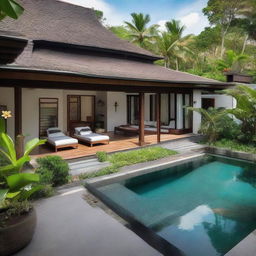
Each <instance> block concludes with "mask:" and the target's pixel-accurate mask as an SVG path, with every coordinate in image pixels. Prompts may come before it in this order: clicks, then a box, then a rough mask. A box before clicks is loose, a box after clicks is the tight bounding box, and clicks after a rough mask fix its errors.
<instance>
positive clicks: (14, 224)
mask: <svg viewBox="0 0 256 256" xmlns="http://www.w3.org/2000/svg"><path fill="white" fill-rule="evenodd" d="M2 116H3V117H4V118H7V117H10V116H11V115H10V112H9V111H3V115H2ZM44 143H45V141H44V140H39V139H37V138H36V139H33V140H31V141H29V142H27V143H26V145H25V150H24V151H25V152H24V153H23V154H22V156H20V157H17V152H16V150H15V144H14V142H13V140H12V139H11V138H10V136H9V135H8V134H7V133H5V122H4V119H3V118H0V154H1V156H2V157H4V158H5V159H6V160H7V161H8V164H6V165H4V166H1V167H0V255H1V256H7V255H11V254H13V253H15V252H17V251H19V250H20V249H22V248H23V247H25V246H26V245H27V244H28V243H29V242H30V241H31V239H32V237H33V234H34V230H35V226H36V212H35V210H34V208H33V206H32V204H31V203H30V202H29V198H30V196H31V195H32V194H33V193H34V192H36V191H37V190H39V189H41V188H42V186H41V185H40V186H39V185H37V183H38V182H39V176H38V174H35V173H29V172H24V171H23V167H24V164H25V163H27V162H29V161H30V157H29V154H30V152H31V151H32V150H33V149H34V148H35V147H37V146H39V145H41V144H44Z"/></svg>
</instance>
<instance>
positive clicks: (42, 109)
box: [0, 0, 234, 145]
mask: <svg viewBox="0 0 256 256" xmlns="http://www.w3.org/2000/svg"><path fill="white" fill-rule="evenodd" d="M20 2H21V4H22V5H23V6H24V8H25V12H24V14H23V15H22V16H21V17H20V18H19V20H18V21H15V20H11V19H9V18H6V19H5V20H4V21H2V22H1V23H0V45H1V50H0V51H1V55H0V63H1V65H0V105H1V109H8V110H11V111H12V113H13V114H14V117H15V118H13V119H10V120H8V121H7V122H8V123H7V130H8V133H9V134H11V136H13V137H14V136H15V135H18V134H24V135H26V136H27V138H28V139H30V138H34V137H41V138H43V137H45V136H46V130H47V129H48V128H50V127H56V126H58V127H59V128H60V129H61V130H62V131H64V132H66V133H67V134H69V135H72V134H73V133H74V128H75V127H79V126H90V127H91V128H92V129H95V128H97V127H100V128H102V129H104V130H103V131H105V132H113V131H114V130H115V129H116V131H118V130H119V131H120V127H121V131H122V130H126V131H127V127H128V130H129V129H130V130H129V131H135V133H137V134H138V135H139V145H143V144H144V143H145V139H144V136H145V134H147V132H152V134H157V142H160V140H161V137H160V134H161V133H168V134H186V133H192V132H193V133H197V131H198V129H199V127H200V115H199V114H196V113H194V114H192V113H188V112H187V110H186V108H185V107H184V106H193V107H201V106H202V101H203V102H204V105H205V104H206V105H207V104H210V105H211V104H212V101H211V100H209V99H208V100H207V97H208V96H207V95H213V94H214V92H215V91H216V90H221V89H223V88H226V87H228V86H232V85H234V83H230V82H229V83H228V82H227V83H225V82H219V81H215V80H212V79H207V78H204V77H200V76H195V75H191V74H188V73H184V72H179V71H174V70H170V69H167V68H164V67H161V66H158V65H155V64H154V61H156V60H159V59H161V57H160V56H156V55H153V54H152V53H150V52H148V51H146V50H144V49H142V48H139V47H137V46H135V45H133V44H131V43H129V42H127V41H124V40H121V39H118V38H117V37H116V36H115V35H114V34H112V32H110V31H108V30H107V29H106V28H105V27H103V26H102V24H101V23H100V22H99V21H98V19H97V18H96V16H95V14H94V11H93V10H92V9H87V8H83V7H79V6H74V5H70V4H68V3H63V2H60V1H53V0H38V1H33V0H21V1H20ZM67 17H72V18H70V19H67ZM222 97H226V98H225V100H218V101H215V107H221V106H223V107H227V104H228V105H229V106H232V104H233V100H232V99H231V98H229V97H227V96H222ZM208 98H209V97H208ZM202 99H203V100H202ZM205 99H206V100H205ZM124 125H125V126H124ZM122 127H126V128H124V129H122ZM129 127H131V128H129ZM134 127H137V129H134V130H133V128H134Z"/></svg>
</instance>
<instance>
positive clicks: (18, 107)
mask: <svg viewBox="0 0 256 256" xmlns="http://www.w3.org/2000/svg"><path fill="white" fill-rule="evenodd" d="M14 118H15V137H17V136H18V135H20V134H22V88H20V87H15V88H14Z"/></svg>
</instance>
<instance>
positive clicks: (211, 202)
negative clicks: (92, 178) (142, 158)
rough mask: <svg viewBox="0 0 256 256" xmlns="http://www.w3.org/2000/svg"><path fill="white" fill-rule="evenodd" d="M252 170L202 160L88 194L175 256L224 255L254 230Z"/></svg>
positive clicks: (247, 165)
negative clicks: (142, 228)
mask: <svg viewBox="0 0 256 256" xmlns="http://www.w3.org/2000/svg"><path fill="white" fill-rule="evenodd" d="M255 167H256V165H255V164H253V163H251V162H247V161H241V160H235V159H231V158H225V157H220V156H213V155H204V156H201V157H197V158H195V159H190V160H188V161H185V162H184V161H183V163H177V164H175V165H174V166H171V167H168V168H164V169H162V170H157V171H150V173H147V174H143V175H138V176H135V177H131V178H125V179H120V178H119V179H118V180H115V179H113V180H112V181H111V180H109V181H108V182H106V183H105V184H104V182H103V183H101V184H100V185H96V186H93V185H89V189H91V191H92V192H93V193H94V194H96V195H97V196H98V197H99V198H100V199H102V200H103V201H104V202H105V203H107V204H108V206H110V208H112V209H113V210H114V211H116V212H117V213H118V214H119V215H121V216H122V217H124V218H125V219H127V220H128V221H129V222H134V223H139V224H140V225H141V226H143V227H144V228H145V230H144V232H147V231H148V232H150V236H152V234H153V235H154V240H155V239H156V240H157V242H159V243H161V242H164V243H163V244H169V245H170V248H169V249H170V250H169V251H172V252H174V254H177V255H178V254H180V255H186V256H201V255H202V256H206V255H207V256H212V255H224V254H225V253H227V252H228V251H229V250H230V249H231V248H233V247H234V246H235V245H236V244H237V243H238V242H240V241H241V240H242V239H243V238H245V237H246V236H247V235H248V234H249V233H251V232H252V231H253V230H254V229H256V168H255ZM92 187H93V189H92ZM155 243H156V241H155ZM163 244H162V245H161V246H163ZM176 249H177V250H176ZM167 251H168V250H167Z"/></svg>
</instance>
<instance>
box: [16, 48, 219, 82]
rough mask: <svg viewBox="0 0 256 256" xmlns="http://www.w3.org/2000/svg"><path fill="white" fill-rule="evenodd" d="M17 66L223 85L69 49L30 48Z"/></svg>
mask: <svg viewBox="0 0 256 256" xmlns="http://www.w3.org/2000/svg"><path fill="white" fill-rule="evenodd" d="M29 47H30V46H29V45H28V48H29ZM70 63H72V65H70ZM15 66H18V67H27V68H30V69H40V70H52V71H62V72H65V71H69V72H75V73H79V74H83V75H86V76H92V77H102V78H116V79H127V80H129V79H131V80H133V79H135V80H144V81H158V82H168V83H179V84H184V85H185V84H198V85H200V84H201V85H204V84H207V85H209V84H212V85H221V84H223V83H221V82H218V81H215V80H213V79H208V78H204V77H200V76H196V75H191V74H189V73H185V72H180V71H176V70H171V69H167V68H164V67H162V66H158V65H154V64H152V63H150V62H143V61H137V60H132V59H122V58H113V57H110V56H95V55H92V54H87V53H84V54H82V53H81V52H79V53H78V52H77V53H74V52H68V51H66V52H65V53H64V52H61V51H55V50H50V49H40V50H36V51H34V52H33V53H32V54H31V53H30V51H27V54H26V53H25V52H24V55H23V56H21V57H20V58H18V59H17V60H16V62H15Z"/></svg>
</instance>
